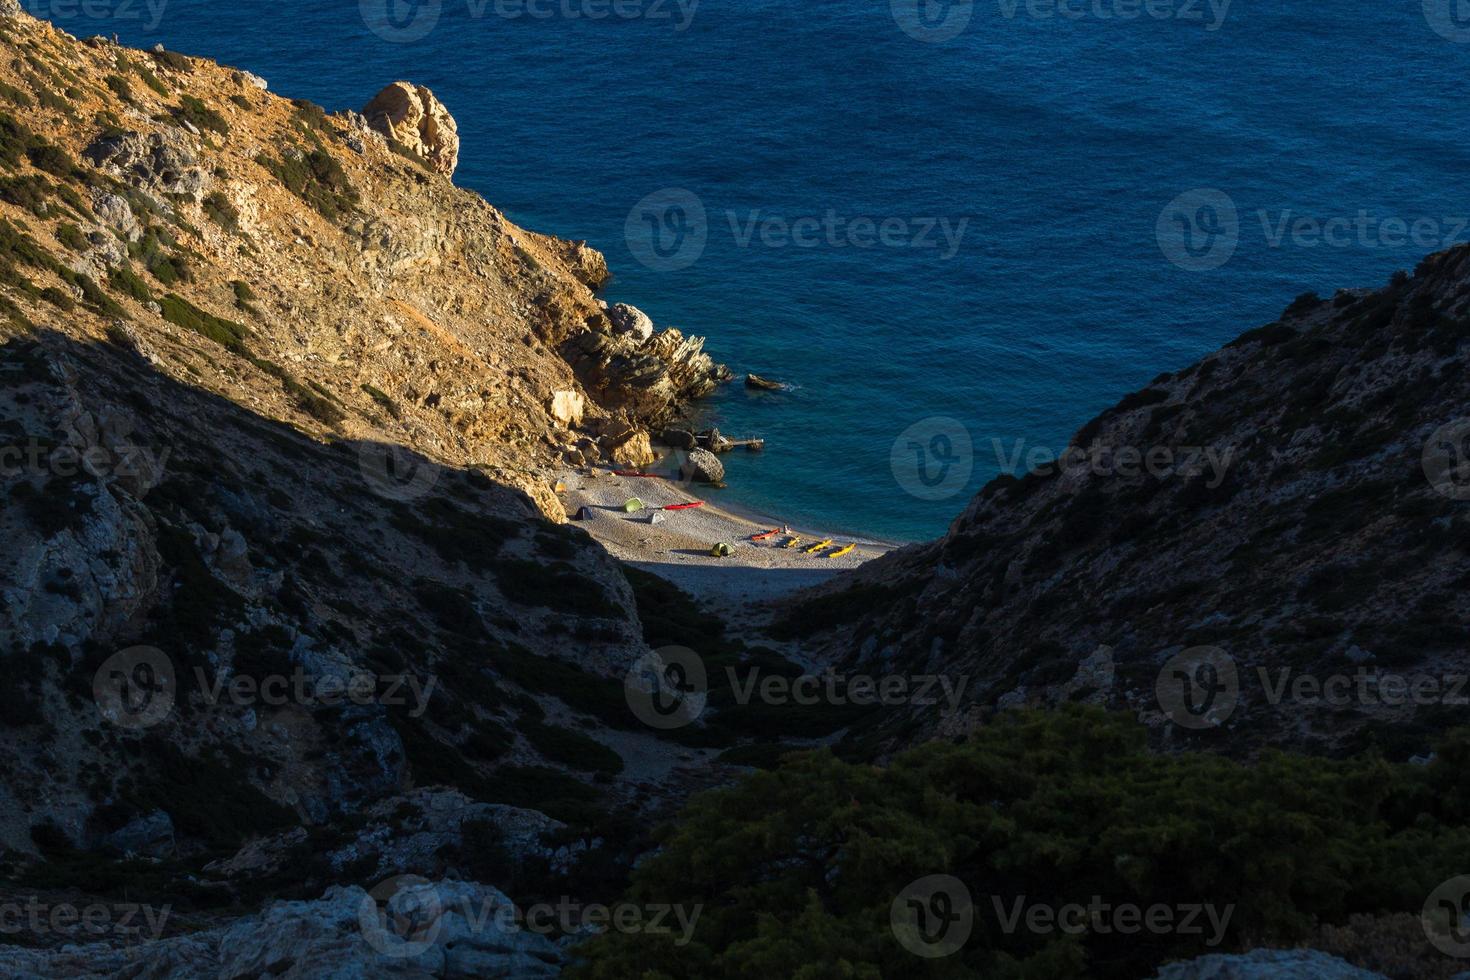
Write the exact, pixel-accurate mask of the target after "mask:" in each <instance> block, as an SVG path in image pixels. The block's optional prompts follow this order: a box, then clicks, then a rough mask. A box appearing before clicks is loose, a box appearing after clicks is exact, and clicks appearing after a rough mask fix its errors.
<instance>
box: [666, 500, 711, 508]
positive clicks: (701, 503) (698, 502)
mask: <svg viewBox="0 0 1470 980" xmlns="http://www.w3.org/2000/svg"><path fill="white" fill-rule="evenodd" d="M703 506H704V501H703V500H696V501H694V502H693V503H688V504H669V505H668V506H667V507H665V508H664V510H694V509H695V508H697V507H703Z"/></svg>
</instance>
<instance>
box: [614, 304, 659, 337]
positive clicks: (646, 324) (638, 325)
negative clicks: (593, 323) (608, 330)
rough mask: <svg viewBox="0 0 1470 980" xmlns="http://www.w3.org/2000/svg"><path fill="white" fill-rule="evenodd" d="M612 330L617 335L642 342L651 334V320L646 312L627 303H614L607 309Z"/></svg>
mask: <svg viewBox="0 0 1470 980" xmlns="http://www.w3.org/2000/svg"><path fill="white" fill-rule="evenodd" d="M607 316H608V319H609V320H611V321H612V325H613V330H614V332H616V333H617V334H619V335H622V336H628V337H631V338H632V339H633V340H634V341H636V342H638V343H642V342H643V341H645V340H648V339H649V338H650V337H652V336H653V320H652V319H651V318H650V317H649V315H648V314H647V313H644V312H643V311H642V310H640V309H638V307H636V306H629V305H628V304H627V303H615V304H614V305H613V306H612V308H611V309H609V310H608V311H607Z"/></svg>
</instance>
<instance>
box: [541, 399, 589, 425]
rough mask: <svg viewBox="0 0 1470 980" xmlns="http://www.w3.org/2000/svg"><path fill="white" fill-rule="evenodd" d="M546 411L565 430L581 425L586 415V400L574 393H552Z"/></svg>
mask: <svg viewBox="0 0 1470 980" xmlns="http://www.w3.org/2000/svg"><path fill="white" fill-rule="evenodd" d="M548 411H549V412H551V417H552V418H554V419H556V420H557V422H559V423H561V424H562V425H564V426H566V427H567V428H571V427H572V426H575V425H581V424H582V417H583V416H584V415H585V414H586V413H587V399H586V398H583V397H582V394H581V393H580V392H576V391H553V392H552V393H551V406H550V407H549V409H548Z"/></svg>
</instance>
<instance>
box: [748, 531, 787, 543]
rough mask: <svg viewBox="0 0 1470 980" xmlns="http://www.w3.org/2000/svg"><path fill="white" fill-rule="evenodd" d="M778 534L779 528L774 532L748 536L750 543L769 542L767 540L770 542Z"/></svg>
mask: <svg viewBox="0 0 1470 980" xmlns="http://www.w3.org/2000/svg"><path fill="white" fill-rule="evenodd" d="M780 533H781V529H780V528H777V529H776V530H774V531H767V532H766V533H764V534H752V535H751V536H750V540H752V541H769V540H771V539H772V538H774V537H775V536H776V535H778V534H780Z"/></svg>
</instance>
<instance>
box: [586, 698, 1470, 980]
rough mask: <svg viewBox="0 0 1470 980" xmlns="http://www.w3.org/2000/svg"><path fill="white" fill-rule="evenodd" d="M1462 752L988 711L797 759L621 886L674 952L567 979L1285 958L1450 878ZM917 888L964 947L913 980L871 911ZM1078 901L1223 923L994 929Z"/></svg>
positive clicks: (714, 807)
mask: <svg viewBox="0 0 1470 980" xmlns="http://www.w3.org/2000/svg"><path fill="white" fill-rule="evenodd" d="M1467 755H1470V736H1466V735H1461V736H1460V737H1458V738H1457V739H1453V740H1451V741H1450V742H1448V743H1446V744H1445V745H1444V746H1441V748H1440V750H1439V754H1438V757H1437V760H1436V761H1435V762H1434V763H1432V764H1430V765H1428V766H1412V765H1402V766H1395V765H1390V764H1388V763H1385V762H1383V761H1382V760H1381V759H1375V758H1371V757H1362V758H1358V759H1354V760H1350V761H1341V762H1335V761H1330V760H1324V759H1320V758H1307V757H1300V756H1289V755H1281V754H1268V755H1266V756H1264V757H1262V758H1261V759H1260V760H1259V761H1257V762H1254V763H1242V762H1237V761H1233V760H1230V759H1225V758H1222V757H1219V756H1215V755H1207V754H1185V755H1159V754H1154V753H1152V752H1150V751H1149V750H1148V748H1147V739H1146V730H1145V729H1144V727H1143V726H1142V725H1141V724H1139V723H1138V722H1136V721H1135V720H1134V719H1132V718H1130V717H1126V716H1122V715H1116V714H1107V713H1105V712H1103V711H1101V710H1098V709H1093V708H1081V707H1076V706H1073V707H1069V708H1067V709H1065V710H1060V711H1057V712H1055V713H1039V712H1015V713H1006V714H1003V715H1001V716H1000V718H999V719H997V720H996V721H993V722H991V723H990V724H989V725H987V726H986V727H984V728H981V729H980V730H979V731H977V732H976V733H975V734H974V735H973V736H972V737H971V738H970V739H969V741H967V742H964V743H960V744H954V743H951V742H931V743H929V744H927V745H924V746H923V747H921V748H918V749H915V750H913V751H910V752H907V753H905V754H903V755H901V756H899V757H897V758H896V759H894V760H893V761H892V763H891V764H889V765H888V766H887V767H886V768H881V769H880V768H876V767H873V766H870V765H866V764H861V765H854V764H848V763H844V762H841V761H839V760H837V759H836V758H834V757H833V756H832V755H831V754H830V753H828V752H825V751H821V752H809V753H803V754H799V755H795V756H792V757H788V758H787V760H786V761H785V762H784V764H783V765H782V766H781V767H780V768H779V769H777V770H775V771H771V772H758V773H754V774H751V775H750V776H748V777H747V778H745V779H744V780H742V781H741V782H740V783H739V784H738V785H736V786H735V787H733V788H730V789H723V790H716V791H713V792H709V793H705V794H703V795H701V796H699V797H696V798H695V799H694V800H693V801H692V802H691V803H690V804H689V805H688V807H687V808H686V809H685V812H684V813H683V815H682V816H681V817H680V818H679V820H678V821H677V822H676V823H675V824H673V825H672V826H671V827H670V828H669V829H668V830H667V831H666V832H665V833H664V834H663V840H662V841H661V844H662V846H661V849H660V850H659V851H658V852H657V853H656V854H655V855H654V856H653V857H651V858H649V859H648V860H646V861H645V862H643V863H642V864H640V865H639V867H638V868H637V870H636V871H635V872H634V874H633V880H632V885H631V887H630V889H629V891H628V898H629V900H631V901H635V902H639V903H646V902H658V903H668V904H677V905H683V906H686V907H693V906H699V907H701V908H702V909H703V915H702V917H701V918H700V920H699V922H698V925H697V927H696V928H695V931H694V934H693V937H692V941H691V942H688V943H687V944H683V945H681V944H680V943H679V942H676V940H678V939H679V938H680V937H679V936H676V935H666V936H652V935H649V934H638V935H632V934H626V933H618V932H615V931H614V932H608V933H606V934H604V935H602V936H599V937H597V938H594V939H592V940H591V941H589V942H588V943H586V944H584V945H582V946H581V947H580V948H579V950H578V952H579V954H581V955H582V956H584V957H586V959H585V962H584V963H582V964H580V965H578V966H575V967H573V968H572V970H571V971H570V973H569V976H571V977H573V978H579V980H588V978H592V980H601V978H621V977H626V976H645V977H681V976H700V977H706V978H711V980H722V978H737V977H745V976H752V975H759V976H810V977H818V976H846V977H871V978H877V977H890V976H911V975H923V976H935V977H941V976H942V977H971V976H985V977H1007V978H1023V977H1026V978H1037V980H1040V978H1046V980H1051V978H1081V977H1100V978H1129V980H1131V978H1135V977H1141V976H1151V975H1153V973H1154V971H1155V970H1156V969H1157V968H1158V967H1159V965H1161V964H1162V963H1163V962H1165V961H1168V960H1171V959H1183V958H1188V957H1193V956H1197V955H1202V954H1205V953H1209V952H1219V951H1229V950H1235V949H1240V948H1243V947H1248V946H1285V947H1290V946H1293V945H1295V944H1297V943H1300V942H1304V941H1306V940H1307V939H1308V937H1310V936H1312V935H1314V934H1316V932H1317V930H1318V929H1319V928H1320V926H1321V925H1323V924H1331V923H1345V922H1347V921H1349V919H1350V917H1352V916H1353V915H1355V914H1364V913H1367V914H1380V913H1394V912H1411V913H1413V914H1415V915H1417V914H1418V913H1419V911H1420V909H1421V907H1422V906H1423V903H1424V900H1425V896H1427V895H1429V894H1430V892H1431V891H1432V890H1433V889H1434V888H1435V887H1436V886H1437V885H1439V884H1440V883H1441V882H1443V881H1444V880H1445V879H1446V878H1448V877H1451V876H1452V875H1453V874H1454V873H1457V872H1458V871H1459V870H1460V868H1461V864H1462V861H1463V856H1464V854H1465V853H1467V847H1470V798H1467V794H1466V793H1465V791H1464V788H1463V785H1464V784H1463V769H1462V766H1463V764H1464V760H1465V759H1466V757H1467ZM936 874H946V875H950V876H953V877H954V878H956V879H958V880H959V881H961V882H963V883H965V884H966V885H967V886H968V888H969V889H970V892H971V895H972V898H973V901H974V912H975V917H974V928H973V930H972V931H971V932H970V934H969V938H968V942H966V943H965V945H964V946H963V948H962V949H960V950H959V951H957V952H955V953H954V954H953V955H952V956H950V957H948V958H947V959H945V960H943V961H938V960H935V961H925V960H920V959H916V958H915V957H914V955H913V954H912V953H910V952H909V951H908V950H906V949H905V948H904V947H903V946H901V945H900V943H899V942H898V941H897V939H896V937H895V934H894V931H893V929H892V928H890V912H891V909H892V908H893V907H894V905H895V902H896V900H898V899H900V898H901V897H902V896H903V894H904V892H905V890H906V888H907V887H908V886H909V884H910V883H911V882H914V881H916V880H917V879H920V878H924V877H926V876H929V875H936ZM1095 898H1096V899H1099V900H1100V901H1101V902H1104V903H1107V904H1108V905H1110V906H1112V907H1114V908H1116V907H1118V906H1120V905H1131V906H1137V907H1140V908H1142V909H1148V908H1151V907H1154V906H1163V907H1166V908H1170V909H1176V910H1180V909H1183V908H1184V907H1187V906H1191V905H1208V906H1210V907H1212V909H1213V910H1214V911H1215V912H1216V913H1217V915H1219V914H1222V913H1223V912H1224V911H1226V910H1228V911H1229V913H1230V914H1229V917H1228V919H1225V918H1223V916H1222V917H1221V921H1222V922H1223V929H1222V932H1223V934H1222V935H1221V936H1219V937H1218V939H1219V945H1218V946H1213V945H1211V943H1212V942H1213V941H1214V940H1215V939H1216V937H1215V936H1214V935H1213V933H1214V931H1215V930H1214V927H1213V926H1212V927H1210V928H1205V929H1203V930H1201V931H1199V932H1197V933H1192V934H1191V933H1187V932H1185V931H1184V930H1172V931H1159V930H1151V931H1149V933H1148V935H1147V941H1140V936H1139V935H1136V934H1122V933H1120V931H1119V930H1117V929H1105V928H1089V929H1085V930H1083V931H1081V932H1079V933H1077V934H1076V935H1068V934H1066V933H1064V932H1063V931H1062V930H1060V929H1052V930H1034V929H1028V928H1020V929H1008V928H1005V927H1004V924H1003V921H1002V919H1001V915H1002V913H1006V914H1009V911H1010V910H1013V909H1016V908H1017V907H1018V906H1019V907H1023V908H1027V909H1034V908H1037V907H1041V906H1045V907H1049V908H1052V909H1057V908H1060V907H1062V906H1066V905H1070V904H1077V905H1080V906H1082V907H1084V908H1086V907H1088V906H1089V905H1090V904H1092V903H1093V901H1094V899H1095ZM772 910H781V912H782V913H783V914H781V915H779V916H778V915H773V914H771V913H772ZM1103 923H1104V924H1105V925H1106V924H1111V923H1112V920H1111V919H1104V920H1103ZM926 962H928V963H935V964H940V966H939V967H936V968H934V969H925V968H924V967H923V966H922V965H921V964H924V963H926Z"/></svg>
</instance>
